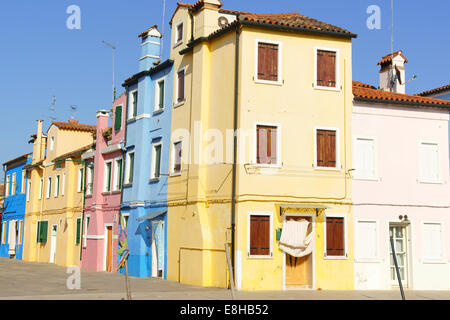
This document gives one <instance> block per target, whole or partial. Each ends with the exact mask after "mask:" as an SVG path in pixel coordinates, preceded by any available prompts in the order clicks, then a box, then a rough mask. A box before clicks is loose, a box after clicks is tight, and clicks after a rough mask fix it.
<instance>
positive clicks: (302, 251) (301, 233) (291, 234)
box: [279, 219, 313, 258]
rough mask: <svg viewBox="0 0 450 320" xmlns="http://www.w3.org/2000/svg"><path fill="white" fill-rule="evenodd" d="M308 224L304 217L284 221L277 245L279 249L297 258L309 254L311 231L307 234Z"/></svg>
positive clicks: (311, 242)
mask: <svg viewBox="0 0 450 320" xmlns="http://www.w3.org/2000/svg"><path fill="white" fill-rule="evenodd" d="M310 224H311V223H310V222H308V221H307V220H305V219H301V220H299V221H295V220H288V221H284V222H283V231H282V233H281V238H280V245H279V248H280V250H282V251H284V252H286V253H287V254H289V255H291V256H293V257H297V258H301V257H304V256H307V255H309V254H311V253H312V250H313V241H312V237H313V234H312V232H309V234H308V228H309V226H310Z"/></svg>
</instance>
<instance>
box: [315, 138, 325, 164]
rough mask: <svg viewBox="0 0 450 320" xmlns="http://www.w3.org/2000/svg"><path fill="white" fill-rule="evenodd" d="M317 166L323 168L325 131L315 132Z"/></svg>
mask: <svg viewBox="0 0 450 320" xmlns="http://www.w3.org/2000/svg"><path fill="white" fill-rule="evenodd" d="M316 136H317V166H318V167H324V166H325V160H326V152H325V145H326V140H325V139H326V131H325V130H317V133H316Z"/></svg>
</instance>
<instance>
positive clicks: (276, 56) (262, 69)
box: [255, 41, 281, 83]
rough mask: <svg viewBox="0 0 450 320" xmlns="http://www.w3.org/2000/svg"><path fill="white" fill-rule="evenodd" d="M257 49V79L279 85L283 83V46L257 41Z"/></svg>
mask: <svg viewBox="0 0 450 320" xmlns="http://www.w3.org/2000/svg"><path fill="white" fill-rule="evenodd" d="M257 47H258V50H257V52H258V57H257V74H256V77H255V79H257V80H258V81H260V82H271V83H273V82H276V83H279V82H280V81H281V77H280V71H281V70H280V65H281V63H280V62H281V55H280V53H281V50H280V47H281V44H279V43H274V42H268V43H267V42H263V41H257Z"/></svg>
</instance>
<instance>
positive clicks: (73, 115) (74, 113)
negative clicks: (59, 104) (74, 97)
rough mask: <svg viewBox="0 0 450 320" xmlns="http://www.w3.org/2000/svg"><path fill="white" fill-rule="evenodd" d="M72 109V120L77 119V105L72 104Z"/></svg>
mask: <svg viewBox="0 0 450 320" xmlns="http://www.w3.org/2000/svg"><path fill="white" fill-rule="evenodd" d="M70 109H71V110H72V116H71V117H70V119H71V120H75V119H76V112H77V106H70Z"/></svg>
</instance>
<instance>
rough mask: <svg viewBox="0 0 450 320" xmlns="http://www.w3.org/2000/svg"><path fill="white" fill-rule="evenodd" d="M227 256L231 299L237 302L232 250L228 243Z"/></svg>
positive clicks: (226, 246) (226, 244)
mask: <svg viewBox="0 0 450 320" xmlns="http://www.w3.org/2000/svg"><path fill="white" fill-rule="evenodd" d="M225 254H226V255H227V263H228V273H229V274H230V287H231V298H232V299H233V300H236V293H235V292H234V275H233V265H232V264H231V258H230V248H229V246H228V243H225Z"/></svg>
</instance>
